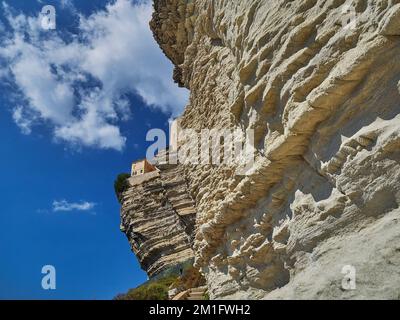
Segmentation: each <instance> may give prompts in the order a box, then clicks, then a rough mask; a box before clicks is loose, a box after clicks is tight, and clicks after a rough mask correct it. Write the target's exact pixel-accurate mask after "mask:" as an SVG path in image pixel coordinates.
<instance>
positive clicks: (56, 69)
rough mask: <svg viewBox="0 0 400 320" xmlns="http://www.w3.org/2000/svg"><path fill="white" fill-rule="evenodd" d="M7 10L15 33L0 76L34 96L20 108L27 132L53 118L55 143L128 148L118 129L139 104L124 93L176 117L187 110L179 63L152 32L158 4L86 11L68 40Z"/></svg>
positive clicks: (5, 43)
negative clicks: (177, 78)
mask: <svg viewBox="0 0 400 320" xmlns="http://www.w3.org/2000/svg"><path fill="white" fill-rule="evenodd" d="M64 5H65V6H72V2H71V1H64ZM3 8H4V10H5V12H6V16H7V19H8V21H9V24H10V25H11V27H12V29H13V31H12V33H11V35H9V36H5V37H4V36H3V40H2V41H1V44H2V48H1V49H0V58H1V59H2V60H3V61H6V63H7V65H8V68H7V70H3V71H2V72H1V73H0V76H1V75H2V76H3V77H4V76H5V75H8V78H10V77H11V78H12V79H13V81H15V83H16V85H17V86H18V88H19V89H20V91H21V92H22V94H23V98H24V99H25V100H26V101H27V103H26V104H24V105H23V107H21V106H20V107H18V108H17V109H15V110H14V120H15V122H16V123H17V125H19V126H20V127H21V129H22V131H23V132H24V133H29V132H30V131H31V130H32V126H33V125H34V124H36V123H38V122H46V123H48V124H50V125H51V126H52V128H53V133H54V138H55V140H58V141H65V142H67V143H70V144H73V145H79V146H87V147H97V148H102V149H116V150H122V149H123V147H124V146H125V142H126V138H125V137H124V136H123V134H122V133H121V130H120V128H119V126H120V124H121V122H123V121H127V120H128V119H129V117H130V115H131V113H130V110H131V109H132V108H134V107H135V106H130V105H129V103H128V100H126V99H125V98H124V95H125V94H127V93H135V94H137V95H139V96H140V97H141V98H142V99H143V101H144V102H145V103H146V104H147V105H148V106H151V107H156V108H159V109H160V110H161V111H162V112H166V113H172V114H173V116H176V115H178V114H179V113H180V112H181V111H182V110H183V107H184V106H185V104H186V102H187V98H188V93H187V91H186V90H184V89H179V88H178V87H177V86H176V85H175V84H174V83H173V81H172V65H171V63H170V62H169V61H168V60H167V58H166V57H164V55H163V53H162V52H161V50H160V49H159V47H158V45H157V44H156V42H155V41H154V40H153V37H152V34H151V31H150V30H149V26H148V22H149V20H150V17H151V13H152V6H151V1H148V2H144V3H140V4H133V2H132V1H130V0H116V1H115V2H114V3H112V4H109V5H107V7H106V9H105V10H104V11H99V12H96V13H94V14H93V15H91V16H89V17H84V16H82V15H81V16H80V27H79V29H80V33H79V36H75V37H74V40H72V41H69V42H66V41H64V40H63V39H62V38H61V37H60V34H59V33H57V32H58V31H44V30H42V29H41V27H40V21H39V19H38V17H28V16H25V15H23V14H19V15H14V14H12V13H11V11H10V8H9V7H8V6H7V5H5V6H3ZM26 34H28V35H29V36H28V37H27V36H26ZM94 81H96V83H97V86H95V87H94V88H93V83H94ZM89 84H91V86H90V88H91V89H90V90H89V89H88V88H87V87H88V85H89ZM85 85H86V88H85ZM134 120H135V119H133V121H134ZM138 121H140V119H138Z"/></svg>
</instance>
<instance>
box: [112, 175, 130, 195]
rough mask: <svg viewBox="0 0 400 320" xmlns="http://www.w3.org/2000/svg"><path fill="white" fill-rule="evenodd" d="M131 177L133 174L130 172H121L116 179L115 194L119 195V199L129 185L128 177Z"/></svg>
mask: <svg viewBox="0 0 400 320" xmlns="http://www.w3.org/2000/svg"><path fill="white" fill-rule="evenodd" d="M130 177H131V175H130V174H128V173H121V174H119V175H118V177H117V179H116V180H115V181H114V190H115V195H116V196H117V198H118V200H120V197H121V194H122V192H124V191H125V190H126V188H127V187H128V178H130Z"/></svg>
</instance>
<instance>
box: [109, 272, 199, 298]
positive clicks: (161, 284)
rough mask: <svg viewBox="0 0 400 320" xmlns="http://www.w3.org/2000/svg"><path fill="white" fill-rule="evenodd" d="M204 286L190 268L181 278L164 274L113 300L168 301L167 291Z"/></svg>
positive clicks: (197, 274)
mask: <svg viewBox="0 0 400 320" xmlns="http://www.w3.org/2000/svg"><path fill="white" fill-rule="evenodd" d="M205 284H206V281H205V279H204V277H203V276H202V274H201V273H200V272H199V271H198V270H197V269H196V268H194V267H193V266H190V267H188V268H186V269H185V270H184V271H183V274H182V276H178V275H176V274H175V275H174V274H169V275H167V274H166V275H164V276H162V277H158V278H156V279H152V280H149V281H148V282H146V283H144V284H142V285H141V286H139V287H137V288H135V289H131V290H129V291H128V293H126V294H119V295H117V296H116V297H115V298H114V300H168V291H169V290H171V289H175V288H178V289H179V291H185V290H188V289H191V288H196V287H200V286H204V285H205Z"/></svg>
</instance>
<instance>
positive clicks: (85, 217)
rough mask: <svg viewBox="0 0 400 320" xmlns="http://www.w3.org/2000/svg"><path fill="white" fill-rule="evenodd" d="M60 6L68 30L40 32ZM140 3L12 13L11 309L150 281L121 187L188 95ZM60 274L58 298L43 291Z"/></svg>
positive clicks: (2, 240) (18, 8)
mask: <svg viewBox="0 0 400 320" xmlns="http://www.w3.org/2000/svg"><path fill="white" fill-rule="evenodd" d="M45 4H46V5H47V4H50V5H54V6H55V7H56V10H57V11H56V12H57V15H56V17H57V20H56V22H57V28H56V30H42V29H41V28H40V24H39V22H40V20H39V18H40V11H41V8H42V7H43V5H45ZM150 14H151V5H150V4H149V3H146V2H145V3H142V4H141V5H137V4H135V3H133V2H132V1H129V0H116V1H112V2H110V1H105V0H92V1H86V0H85V1H84V0H75V1H71V0H69V1H67V0H64V1H50V0H46V1H45V2H44V1H36V0H31V1H19V0H18V1H16V0H8V1H5V2H3V4H2V5H1V8H0V19H1V24H0V29H2V32H1V34H2V36H1V37H0V42H1V49H0V80H1V82H0V83H1V85H0V145H1V148H2V156H1V157H0V168H1V171H0V177H1V182H0V202H1V209H0V256H1V259H0V299H111V298H112V297H114V296H115V295H116V294H117V293H121V292H126V291H127V290H128V289H129V288H132V287H135V286H137V285H138V284H140V283H142V282H144V281H145V280H146V275H145V273H144V272H143V271H141V270H140V267H139V265H138V263H137V261H136V258H135V256H134V255H133V254H132V253H131V252H130V248H129V244H128V241H127V240H126V237H125V235H124V234H122V233H121V232H120V231H119V204H118V202H117V201H116V198H115V195H114V190H113V181H114V179H115V177H116V175H117V174H118V173H121V172H128V171H129V166H130V163H131V161H133V160H135V159H137V158H142V157H143V156H144V155H145V152H146V148H147V146H148V145H149V144H150V142H146V133H147V131H148V130H149V129H151V128H162V129H164V130H167V127H168V119H170V118H171V117H173V116H176V115H178V114H179V113H180V112H181V111H182V109H183V107H184V105H185V103H186V101H187V92H186V91H185V90H183V89H178V88H177V87H176V86H175V84H174V83H173V82H172V79H171V78H172V77H171V74H172V66H171V64H170V62H169V61H168V60H167V59H166V58H165V57H164V56H163V55H162V53H161V51H160V50H159V48H158V46H157V44H155V43H154V40H153V39H152V37H151V33H150V32H149V31H148V27H147V23H148V19H149V17H150ZM44 265H53V266H54V267H55V268H56V271H57V289H56V290H54V291H45V290H43V289H42V287H41V279H42V277H43V275H42V274H41V269H42V267H43V266H44Z"/></svg>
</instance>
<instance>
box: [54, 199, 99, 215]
mask: <svg viewBox="0 0 400 320" xmlns="http://www.w3.org/2000/svg"><path fill="white" fill-rule="evenodd" d="M95 206H96V204H95V203H93V202H88V201H81V202H68V201H66V200H61V201H53V212H71V211H91V210H92V209H93V208H94V207H95Z"/></svg>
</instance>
